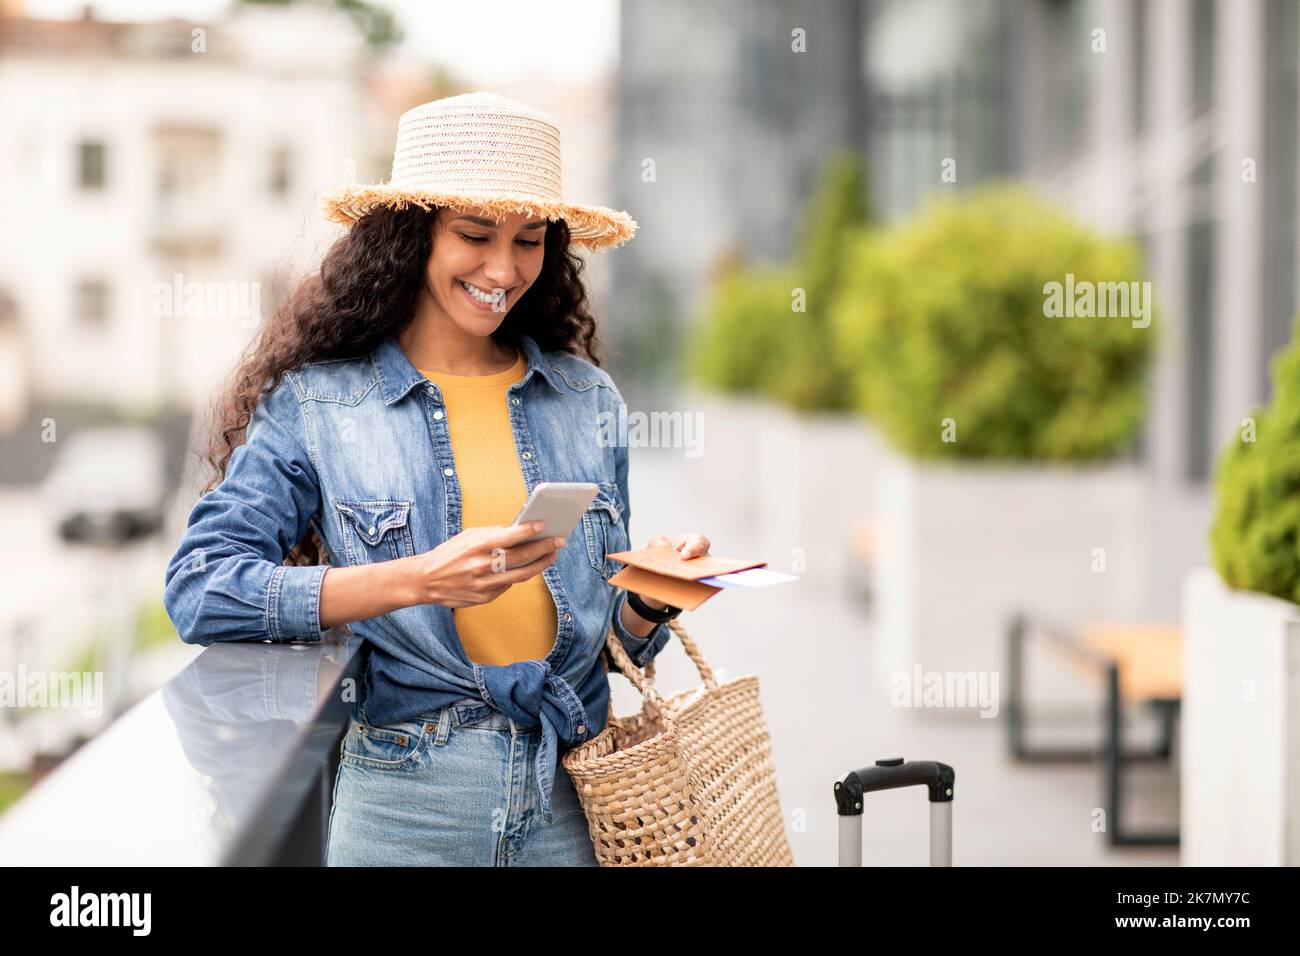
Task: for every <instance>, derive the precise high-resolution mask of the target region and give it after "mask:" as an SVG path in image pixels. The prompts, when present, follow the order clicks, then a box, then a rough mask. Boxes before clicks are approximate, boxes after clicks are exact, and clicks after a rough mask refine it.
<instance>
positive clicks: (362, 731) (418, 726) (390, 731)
mask: <svg viewBox="0 0 1300 956" xmlns="http://www.w3.org/2000/svg"><path fill="white" fill-rule="evenodd" d="M428 737H429V727H428V725H427V724H426V723H424V722H423V721H419V720H408V721H404V722H402V723H398V724H388V725H386V726H383V727H376V726H374V725H373V724H361V723H357V722H356V721H355V720H353V721H352V722H351V723H350V724H349V726H348V732H347V734H346V735H345V736H344V738H343V746H342V749H341V751H340V755H339V759H340V760H342V761H343V762H344V763H349V764H352V765H354V766H358V767H367V768H369V769H371V770H414V769H416V768H417V767H419V766H420V763H421V753H422V752H423V750H424V742H425V741H426V740H427V739H428Z"/></svg>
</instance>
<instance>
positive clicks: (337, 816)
mask: <svg viewBox="0 0 1300 956" xmlns="http://www.w3.org/2000/svg"><path fill="white" fill-rule="evenodd" d="M484 710H485V705H484V703H483V702H482V701H473V700H465V701H462V702H460V703H456V704H450V705H448V706H446V707H443V708H441V709H439V710H437V711H436V712H434V713H432V714H429V715H427V716H425V717H421V718H419V719H417V720H408V721H403V722H401V723H397V724H389V725H386V726H383V727H374V726H370V725H362V724H359V723H357V721H356V720H350V721H349V724H348V731H347V735H346V736H345V737H344V739H343V743H342V745H341V747H340V754H339V770H338V776H337V777H336V778H335V781H334V802H333V806H332V807H331V809H330V819H329V837H328V841H327V849H326V865H328V866H597V865H598V864H597V861H596V854H595V850H594V849H593V847H592V843H591V836H590V835H589V833H588V830H587V818H586V816H585V815H584V814H583V812H582V806H581V805H580V804H579V803H578V794H577V792H576V791H575V790H574V787H573V781H572V780H571V779H570V777H569V774H568V772H567V771H566V770H565V769H564V767H563V766H562V765H561V766H557V767H556V770H555V791H554V793H553V794H552V796H551V807H552V822H551V823H550V824H549V825H548V824H547V823H546V821H545V820H544V819H542V816H541V811H540V806H539V803H538V797H539V794H538V793H537V784H536V778H535V774H534V771H533V762H534V760H535V759H536V757H537V745H538V740H539V728H537V727H521V726H519V725H518V724H516V723H515V722H514V721H513V720H511V719H510V718H509V717H506V716H505V715H504V714H502V713H501V712H499V711H496V710H492V709H490V708H487V713H486V714H484Z"/></svg>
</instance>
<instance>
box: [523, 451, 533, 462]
mask: <svg viewBox="0 0 1300 956" xmlns="http://www.w3.org/2000/svg"><path fill="white" fill-rule="evenodd" d="M532 460H533V453H532V452H531V451H526V452H524V461H532Z"/></svg>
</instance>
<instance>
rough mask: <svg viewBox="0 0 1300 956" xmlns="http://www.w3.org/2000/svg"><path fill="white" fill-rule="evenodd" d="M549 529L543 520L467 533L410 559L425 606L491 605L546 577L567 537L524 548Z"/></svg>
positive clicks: (468, 531)
mask: <svg viewBox="0 0 1300 956" xmlns="http://www.w3.org/2000/svg"><path fill="white" fill-rule="evenodd" d="M544 527H545V525H544V524H543V523H542V522H540V521H530V522H528V523H527V524H524V525H510V526H509V527H499V526H498V527H484V528H466V529H465V530H464V531H462V532H461V533H460V534H458V535H456V536H455V537H454V538H448V539H447V540H446V541H444V542H443V543H442V544H440V545H438V547H436V548H434V549H433V550H431V551H426V552H425V553H424V554H418V555H416V556H415V557H413V558H408V559H407V560H409V561H410V562H412V573H413V577H414V583H415V593H416V595H417V597H418V599H419V603H421V604H441V605H443V606H444V607H452V608H456V607H469V606H471V605H474V604H486V603H487V602H488V601H491V600H494V599H495V598H497V597H499V596H501V595H502V594H504V593H505V591H506V589H507V588H509V587H510V586H511V585H512V584H518V583H519V582H520V581H527V580H528V579H529V578H531V577H532V576H533V575H535V574H541V573H542V572H543V571H545V570H546V569H547V568H549V567H550V566H551V565H552V564H553V563H554V562H555V559H556V553H557V552H558V551H559V550H560V548H562V547H564V545H565V539H564V538H543V539H542V540H540V541H532V542H529V543H528V544H524V543H523V542H524V541H526V540H527V539H528V538H531V537H533V536H534V535H535V534H537V533H538V532H539V531H541V530H542V529H543V528H544Z"/></svg>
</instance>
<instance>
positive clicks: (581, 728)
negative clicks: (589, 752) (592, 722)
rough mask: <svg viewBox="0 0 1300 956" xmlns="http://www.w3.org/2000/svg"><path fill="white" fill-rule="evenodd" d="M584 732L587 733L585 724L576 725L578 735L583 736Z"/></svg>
mask: <svg viewBox="0 0 1300 956" xmlns="http://www.w3.org/2000/svg"><path fill="white" fill-rule="evenodd" d="M586 732H587V725H586V724H578V733H580V734H585V733H586Z"/></svg>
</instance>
